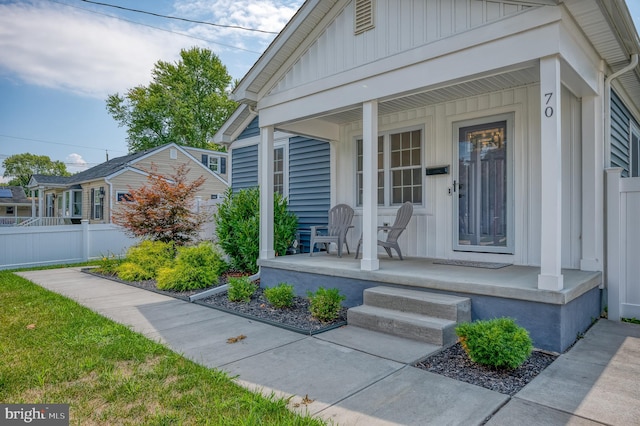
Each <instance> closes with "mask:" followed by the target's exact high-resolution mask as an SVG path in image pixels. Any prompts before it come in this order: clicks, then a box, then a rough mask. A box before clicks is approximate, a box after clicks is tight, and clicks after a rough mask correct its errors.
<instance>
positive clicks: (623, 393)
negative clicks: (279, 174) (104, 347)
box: [18, 268, 640, 426]
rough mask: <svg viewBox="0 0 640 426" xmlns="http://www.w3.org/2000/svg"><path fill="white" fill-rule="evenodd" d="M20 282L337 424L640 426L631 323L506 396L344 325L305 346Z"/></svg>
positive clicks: (201, 315)
mask: <svg viewBox="0 0 640 426" xmlns="http://www.w3.org/2000/svg"><path fill="white" fill-rule="evenodd" d="M18 275H20V276H22V277H24V278H26V279H28V280H30V281H32V282H34V283H36V284H38V285H40V286H42V287H44V288H47V289H49V290H51V291H54V292H56V293H59V294H62V295H64V296H66V297H69V298H71V299H73V300H76V301H77V302H79V303H80V304H82V305H84V306H86V307H88V308H89V309H91V310H93V311H96V312H98V313H100V314H102V315H104V316H106V317H108V318H111V319H112V320H114V321H116V322H119V323H122V324H125V325H128V326H129V327H130V328H131V329H132V330H135V331H138V332H140V333H142V334H144V335H145V336H147V337H149V338H151V339H154V340H157V341H159V342H161V343H163V344H165V345H166V346H168V347H169V348H171V349H173V350H174V351H176V352H178V353H181V354H183V355H184V356H186V357H188V358H190V359H192V360H194V361H196V362H198V363H200V364H202V365H205V366H207V367H210V368H218V369H221V370H224V371H227V372H228V373H229V374H230V376H232V377H237V378H236V380H237V381H238V382H239V383H240V384H242V385H243V386H246V387H248V388H249V389H252V390H257V391H260V392H264V393H267V394H269V393H271V392H275V393H276V394H277V395H279V396H285V397H289V396H292V398H291V403H290V406H291V408H292V409H293V410H298V411H300V412H303V413H305V412H307V413H310V414H312V415H316V416H319V417H321V418H323V419H325V420H328V421H330V422H333V423H334V424H338V425H367V426H370V425H396V424H399V425H480V424H487V425H492V426H496V425H509V426H512V425H598V424H606V425H624V426H627V425H640V384H639V383H640V326H638V325H633V324H626V323H617V322H612V321H608V320H600V321H598V322H597V323H596V324H595V326H594V327H592V328H591V330H589V332H588V333H587V334H586V335H585V337H584V338H583V339H581V340H580V341H578V343H577V344H576V345H575V346H574V347H573V348H572V349H571V350H569V351H568V352H567V353H565V354H563V355H561V356H560V357H559V358H558V359H557V360H556V361H555V362H554V363H553V364H552V365H551V366H549V367H548V368H547V369H546V370H544V371H543V372H542V374H541V375H539V376H538V377H537V378H536V379H534V380H533V381H532V382H531V383H530V384H529V385H527V386H526V387H525V388H524V389H523V390H522V391H520V392H519V393H518V394H516V395H515V396H514V397H509V396H508V395H503V394H500V393H497V392H494V391H490V390H487V389H484V388H481V387H477V386H474V385H470V384H467V383H463V382H459V381H456V380H452V379H448V378H446V377H443V376H440V375H437V374H433V373H429V372H426V371H423V370H420V369H417V368H414V367H411V364H412V363H413V362H415V361H417V360H419V359H421V358H424V357H425V356H426V355H427V354H429V353H431V352H432V351H434V350H435V349H436V348H434V347H433V346H431V345H428V344H424V343H416V342H413V341H409V340H404V339H397V338H393V337H390V336H386V335H383V334H378V333H373V332H369V331H366V330H362V329H358V328H355V327H349V326H346V327H343V328H339V329H336V330H332V331H328V332H325V333H321V334H318V335H315V336H313V337H311V336H304V335H301V334H298V333H294V332H291V331H287V330H283V329H281V328H278V327H273V326H269V325H265V324H262V323H259V322H255V321H251V320H248V319H245V318H241V317H238V316H235V315H231V314H227V313H223V312H220V311H217V310H215V309H211V308H208V307H205V306H201V305H196V304H192V303H188V302H184V301H181V300H177V299H173V298H171V297H167V296H164V295H160V294H156V293H153V292H148V291H145V290H140V289H137V288H134V287H131V286H127V285H124V284H120V283H116V282H113V281H110V280H106V279H101V278H98V277H95V276H92V275H89V274H84V273H82V272H80V269H79V268H67V269H57V270H45V271H30V272H20V273H18ZM240 335H244V336H246V338H244V339H241V340H238V341H237V342H236V343H227V339H229V338H233V337H238V336H240ZM310 401H312V402H310Z"/></svg>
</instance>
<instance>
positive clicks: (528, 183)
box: [334, 84, 582, 268]
mask: <svg viewBox="0 0 640 426" xmlns="http://www.w3.org/2000/svg"><path fill="white" fill-rule="evenodd" d="M539 92H540V86H539V85H538V84H531V85H528V86H523V87H518V88H513V89H507V90H502V91H497V92H492V93H487V94H483V95H479V96H474V97H469V98H466V99H459V100H455V101H450V102H444V103H439V104H434V105H427V106H424V107H421V108H416V109H411V110H406V111H400V112H397V113H393V114H388V115H382V116H380V117H379V120H378V122H379V130H380V132H387V131H391V130H402V129H406V128H414V127H418V126H419V127H421V128H423V129H424V135H423V153H422V155H423V158H422V167H423V168H425V167H430V166H442V165H449V166H451V168H450V169H451V172H450V174H447V175H439V176H424V173H423V204H422V205H421V206H417V205H416V206H414V213H413V217H412V219H411V221H410V222H409V225H408V226H407V231H405V233H404V234H403V235H402V236H401V237H400V240H399V242H400V244H401V248H402V251H403V254H407V255H408V256H418V257H429V258H444V259H446V258H456V259H468V260H480V261H496V262H505V261H506V262H512V263H514V264H518V265H540V249H541V248H540V223H541V212H540V200H541V173H543V171H541V170H540V167H541V151H540V115H539V105H540V93H539ZM562 105H563V111H562V112H563V114H562V117H563V118H562V119H563V126H562V129H563V130H562V136H563V137H562V144H563V145H562V162H563V165H562V167H563V173H562V176H563V195H562V200H563V206H562V210H563V217H562V228H563V240H564V241H565V243H564V244H563V253H562V266H563V267H565V268H579V266H580V256H581V252H580V247H581V246H580V233H581V232H580V231H581V229H580V228H581V226H580V224H581V212H580V205H581V198H580V191H581V186H582V183H581V172H580V170H581V148H580V140H581V133H580V132H581V125H580V102H579V100H578V99H576V98H575V97H574V96H573V95H572V94H571V93H570V92H569V91H568V90H566V89H563V90H562ZM508 113H512V114H513V115H514V119H513V121H514V123H513V124H514V130H513V132H514V134H513V135H511V136H510V137H509V136H508V138H509V139H508V140H509V143H510V144H511V145H510V147H511V152H510V154H509V155H510V156H511V158H512V161H513V164H512V170H513V192H514V193H513V199H512V207H513V211H514V213H513V222H514V223H513V231H512V232H514V239H515V246H514V254H513V255H504V254H491V253H471V252H462V251H454V250H453V235H454V230H455V229H454V227H455V226H457V223H458V222H457V219H456V218H454V217H453V211H454V210H453V198H452V197H451V196H450V194H449V188H451V186H452V183H453V180H454V179H455V176H454V174H453V171H454V170H455V167H454V165H455V162H456V161H457V157H456V149H455V143H454V138H455V135H453V127H454V123H457V122H464V121H466V120H474V119H479V118H483V117H491V116H495V115H500V114H508ZM341 135H342V136H341V140H340V143H338V144H337V145H336V149H337V153H336V161H337V164H336V166H335V168H336V177H335V181H336V182H335V183H334V185H335V190H336V200H337V202H344V203H347V204H349V205H352V206H355V205H356V203H355V200H356V186H355V140H356V138H358V137H361V135H362V122H353V123H349V124H347V125H345V126H343V128H342V131H341ZM397 209H398V206H387V207H383V206H379V207H378V225H383V224H384V223H393V221H394V220H395V215H396V212H397ZM353 225H354V229H353V230H352V231H351V232H350V233H349V237H348V240H349V245H350V246H352V244H353V247H355V245H356V244H357V242H358V239H359V237H360V235H361V232H362V209H361V208H356V217H355V218H354V221H353ZM380 255H381V256H386V254H384V251H380Z"/></svg>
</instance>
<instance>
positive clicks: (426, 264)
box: [259, 252, 602, 305]
mask: <svg viewBox="0 0 640 426" xmlns="http://www.w3.org/2000/svg"><path fill="white" fill-rule="evenodd" d="M379 259H380V269H379V270H377V271H362V270H360V260H356V259H355V258H354V255H353V254H351V255H348V254H344V255H343V256H342V258H339V257H337V256H335V255H332V254H327V253H325V252H320V253H314V255H313V256H309V254H308V253H306V254H298V255H291V256H282V257H277V258H275V259H268V260H264V259H262V260H260V261H259V263H260V266H262V267H267V268H274V269H282V270H287V271H295V272H302V273H309V274H317V275H325V276H334V277H342V278H351V279H357V280H365V281H373V282H379V283H381V284H385V283H387V284H394V285H402V286H408V287H417V288H421V289H433V290H439V291H446V292H456V293H467V294H476V295H485V296H495V297H500V298H507V299H517V300H526V301H530V302H541V303H548V304H556V305H565V304H567V303H569V302H571V301H572V300H574V299H576V298H578V297H579V296H581V295H582V294H584V293H586V292H588V291H589V290H591V289H593V288H595V287H598V286H599V285H600V284H602V273H601V272H588V271H580V270H575V269H563V270H562V274H563V276H564V289H563V290H560V291H549V290H539V289H538V274H539V273H540V268H539V267H534V266H515V265H510V266H506V267H503V268H499V269H488V268H480V267H468V266H457V265H442V264H437V263H434V262H437V261H439V260H441V259H427V258H406V257H405V260H400V259H398V258H393V259H390V258H389V257H387V256H382V255H381V256H380V258H379Z"/></svg>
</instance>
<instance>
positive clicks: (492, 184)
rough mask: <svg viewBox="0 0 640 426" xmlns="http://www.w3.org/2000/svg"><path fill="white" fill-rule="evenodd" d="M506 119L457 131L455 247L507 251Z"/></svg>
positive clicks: (461, 128) (454, 190)
mask: <svg viewBox="0 0 640 426" xmlns="http://www.w3.org/2000/svg"><path fill="white" fill-rule="evenodd" d="M507 158H508V157H507V121H498V122H493V123H486V124H481V125H474V126H466V127H460V128H459V131H458V164H457V166H458V167H457V169H458V175H457V180H456V181H455V182H454V188H453V194H454V195H457V209H455V210H456V211H457V216H458V217H457V219H458V231H457V241H456V242H455V248H456V250H462V251H487V252H499V253H507V252H509V246H510V244H509V238H510V236H509V235H508V229H509V226H508V224H509V223H508V222H509V221H508V211H507V210H508V209H507V205H508V185H507V184H508V182H507V177H508V173H507Z"/></svg>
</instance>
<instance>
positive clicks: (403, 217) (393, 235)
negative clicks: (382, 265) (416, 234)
mask: <svg viewBox="0 0 640 426" xmlns="http://www.w3.org/2000/svg"><path fill="white" fill-rule="evenodd" d="M412 214H413V204H411V203H410V202H409V201H407V202H406V203H404V204H403V205H402V206H400V208H399V209H398V213H396V220H395V221H394V222H393V225H391V226H378V232H380V231H387V239H386V240H385V241H382V240H378V245H379V246H382V247H384V249H385V250H386V251H387V254H388V255H389V257H393V255H392V254H391V249H394V250H395V251H396V252H397V253H398V256H400V260H404V258H403V257H402V252H401V251H400V246H399V245H398V238H399V237H400V235H401V234H402V233H403V232H404V230H405V229H407V225H408V224H409V220H411V215H412ZM361 245H362V237H360V241H358V248H357V249H356V259H357V258H358V255H359V254H360V246H361Z"/></svg>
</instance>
